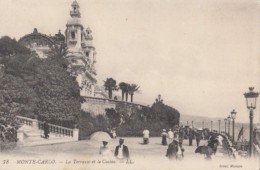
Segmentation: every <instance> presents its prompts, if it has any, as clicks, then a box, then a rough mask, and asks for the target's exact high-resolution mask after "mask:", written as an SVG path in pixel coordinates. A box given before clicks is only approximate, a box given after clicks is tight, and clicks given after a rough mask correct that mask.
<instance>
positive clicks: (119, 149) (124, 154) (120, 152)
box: [114, 139, 130, 160]
mask: <svg viewBox="0 0 260 170" xmlns="http://www.w3.org/2000/svg"><path fill="white" fill-rule="evenodd" d="M123 144H124V139H119V145H118V146H116V149H115V153H114V155H115V157H116V158H117V159H119V160H124V159H129V157H130V156H129V151H128V147H127V146H126V145H123Z"/></svg>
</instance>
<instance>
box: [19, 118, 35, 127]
mask: <svg viewBox="0 0 260 170" xmlns="http://www.w3.org/2000/svg"><path fill="white" fill-rule="evenodd" d="M16 119H17V120H18V121H19V122H20V123H23V124H25V125H27V126H33V119H30V118H26V117H22V116H16Z"/></svg>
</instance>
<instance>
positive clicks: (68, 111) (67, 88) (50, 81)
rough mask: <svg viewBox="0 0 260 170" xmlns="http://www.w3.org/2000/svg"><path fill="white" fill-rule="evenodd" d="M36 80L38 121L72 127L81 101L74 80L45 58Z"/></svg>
mask: <svg viewBox="0 0 260 170" xmlns="http://www.w3.org/2000/svg"><path fill="white" fill-rule="evenodd" d="M64 60H65V59H64ZM37 79H38V83H37V84H36V86H35V90H36V93H37V95H38V97H39V101H38V102H37V110H36V113H37V115H38V119H39V120H46V121H48V122H50V123H53V124H58V125H61V126H66V127H73V125H75V124H76V121H77V117H78V116H79V115H80V110H81V101H82V97H81V96H80V88H79V86H78V83H77V82H76V80H75V78H74V77H71V76H70V74H69V72H67V71H66V68H64V67H63V66H61V65H60V62H58V61H57V60H56V59H54V58H47V59H44V60H42V63H41V64H40V65H39V67H38V69H37Z"/></svg>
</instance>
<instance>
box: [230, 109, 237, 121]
mask: <svg viewBox="0 0 260 170" xmlns="http://www.w3.org/2000/svg"><path fill="white" fill-rule="evenodd" d="M236 114H237V112H236V111H235V109H233V111H232V112H231V118H232V119H235V118H236Z"/></svg>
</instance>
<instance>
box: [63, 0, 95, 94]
mask: <svg viewBox="0 0 260 170" xmlns="http://www.w3.org/2000/svg"><path fill="white" fill-rule="evenodd" d="M71 8H72V9H71V11H70V17H71V18H70V19H69V20H68V22H67V24H66V27H67V28H66V31H65V37H66V45H67V55H66V58H67V59H68V60H69V61H70V63H71V65H70V71H71V73H72V75H73V76H76V77H77V81H78V83H79V86H80V87H81V89H82V90H81V95H82V96H95V85H96V82H97V81H96V78H95V76H96V70H95V63H96V51H95V47H94V46H93V42H92V40H93V37H92V35H91V33H92V31H91V29H90V28H89V27H88V28H87V29H86V30H84V27H83V25H82V24H81V15H80V11H79V8H80V7H79V5H78V3H77V1H74V2H73V3H72V4H71Z"/></svg>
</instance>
